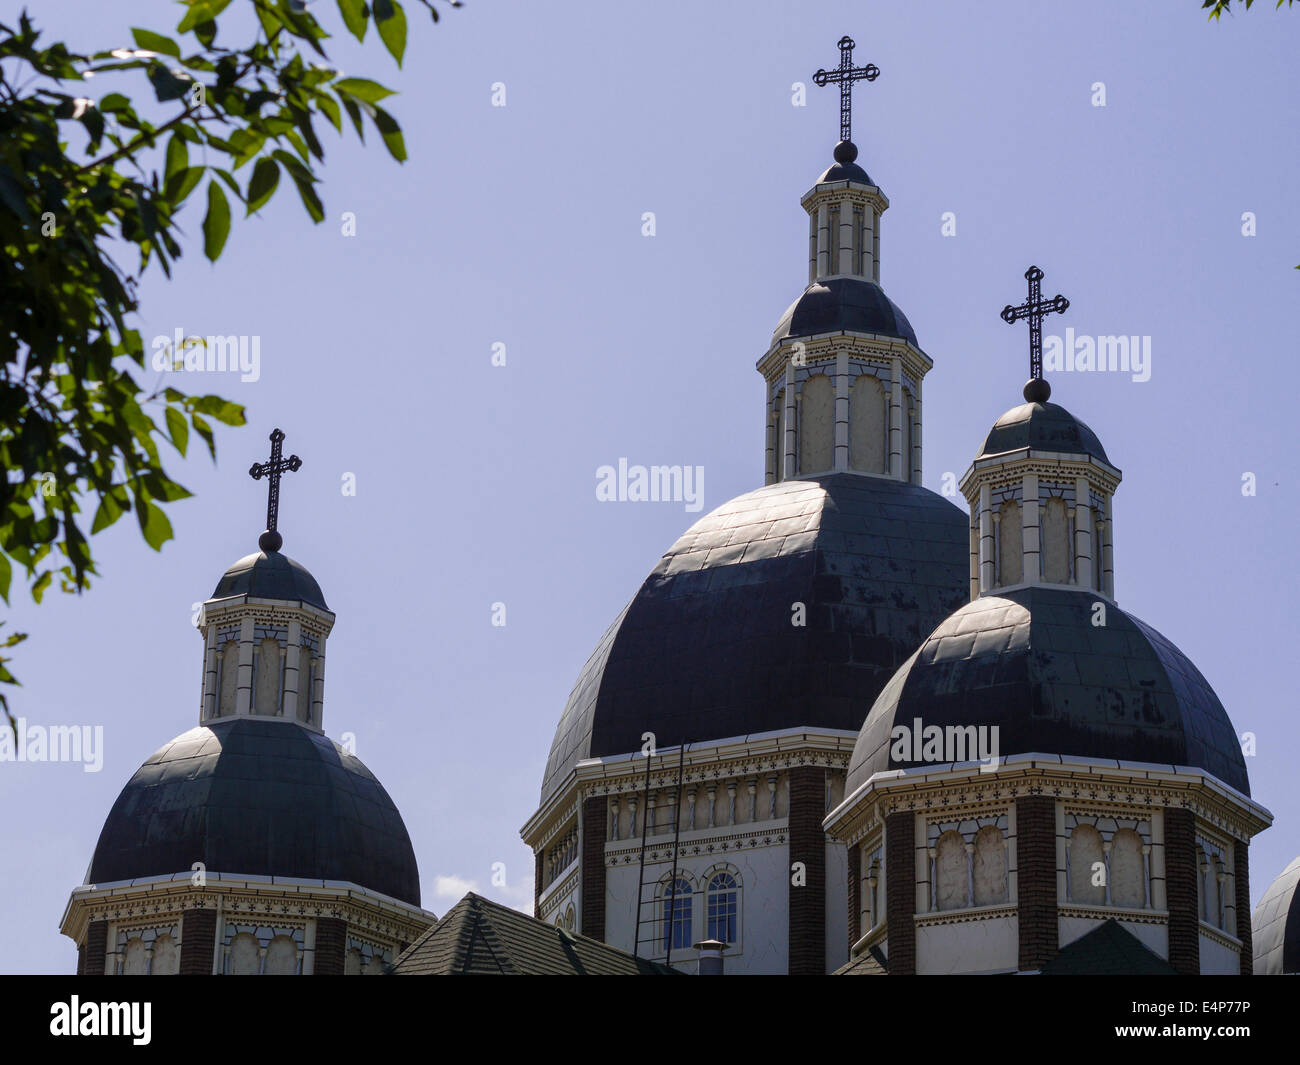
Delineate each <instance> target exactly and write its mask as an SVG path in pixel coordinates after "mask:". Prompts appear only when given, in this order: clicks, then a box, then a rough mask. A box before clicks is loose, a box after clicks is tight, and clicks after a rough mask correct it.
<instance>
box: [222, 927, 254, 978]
mask: <svg viewBox="0 0 1300 1065" xmlns="http://www.w3.org/2000/svg"><path fill="white" fill-rule="evenodd" d="M227 950H228V952H229V953H228V955H227V959H228V964H227V967H226V972H228V973H230V974H232V975H234V976H256V975H257V974H258V973H259V972H261V971H262V964H261V961H262V959H261V958H260V956H259V955H260V953H261V951H260V945H259V944H258V942H257V939H256V938H254V936H252V935H251V934H250V933H248V932H240V933H239V935H237V936H235V938H234V939H232V940H231V941H230V946H229V947H228V948H227Z"/></svg>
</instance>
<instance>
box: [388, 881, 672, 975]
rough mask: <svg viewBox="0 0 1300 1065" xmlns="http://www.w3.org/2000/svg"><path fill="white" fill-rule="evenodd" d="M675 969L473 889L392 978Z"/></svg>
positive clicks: (412, 950)
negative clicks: (484, 895) (507, 904)
mask: <svg viewBox="0 0 1300 1065" xmlns="http://www.w3.org/2000/svg"><path fill="white" fill-rule="evenodd" d="M679 972H680V970H678V969H675V968H670V967H669V966H666V965H663V964H661V963H659V962H652V961H646V960H645V959H643V958H637V957H635V956H634V955H631V954H629V953H628V952H627V951H624V950H619V949H618V948H617V947H611V946H609V945H608V944H607V943H602V942H600V941H599V940H597V939H589V938H587V937H586V936H580V935H575V934H574V933H573V932H566V931H564V930H563V929H561V928H558V927H557V926H555V925H551V924H547V923H546V922H545V921H541V920H538V919H537V918H536V917H530V916H529V915H528V914H526V913H520V912H519V911H518V910H512V909H510V908H509V907H508V906H502V905H501V903H499V902H493V901H492V900H491V899H485V898H483V896H481V895H476V894H474V893H473V892H472V891H471V892H470V893H469V894H468V895H466V896H465V897H464V898H463V899H461V900H460V902H458V903H456V905H455V906H453V907H452V908H451V909H450V910H448V911H447V914H446V916H444V917H443V919H442V920H441V921H439V922H438V923H437V924H436V925H434V926H433V927H432V928H430V929H429V930H428V931H427V932H425V933H424V934H423V935H422V936H420V938H419V939H417V940H416V941H415V942H414V943H412V944H411V946H410V947H408V948H407V950H406V951H405V952H404V953H403V954H402V956H401V957H400V958H398V959H397V961H396V962H395V963H394V965H393V968H392V973H393V975H394V976H668V975H673V974H676V973H679Z"/></svg>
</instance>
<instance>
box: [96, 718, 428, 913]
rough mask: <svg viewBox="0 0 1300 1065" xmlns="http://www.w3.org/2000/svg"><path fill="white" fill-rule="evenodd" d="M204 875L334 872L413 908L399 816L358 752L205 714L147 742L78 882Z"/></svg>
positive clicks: (317, 875) (410, 860)
mask: <svg viewBox="0 0 1300 1065" xmlns="http://www.w3.org/2000/svg"><path fill="white" fill-rule="evenodd" d="M195 862H203V864H204V866H205V867H206V868H207V870H208V871H209V872H210V873H228V874H231V875H240V874H251V875H256V876H279V877H294V878H299V879H309V880H342V881H348V882H351V883H354V884H358V885H360V886H361V887H364V888H368V889H370V890H371V891H375V892H378V893H379V894H382V895H388V896H390V897H392V898H395V899H399V900H401V901H402V902H407V903H410V904H411V905H412V906H418V905H419V904H420V875H419V870H418V869H417V867H416V864H415V852H414V851H413V850H412V848H411V840H410V837H409V836H408V835H407V833H406V826H405V825H404V824H403V823H402V817H401V814H399V813H398V812H397V807H396V806H394V805H393V800H392V799H390V798H389V797H388V793H387V792H386V791H385V790H384V788H383V785H382V784H380V783H379V781H378V780H376V779H375V777H374V775H373V774H372V773H371V772H370V770H368V769H367V768H366V767H365V766H364V765H363V764H362V763H361V761H360V760H359V759H357V758H356V757H355V756H353V755H351V754H349V753H348V752H347V751H346V750H344V749H343V748H342V747H339V746H338V745H337V744H335V743H333V742H332V741H331V740H329V739H328V738H327V737H325V736H323V735H320V734H318V733H315V732H312V731H309V730H308V729H305V728H302V727H300V726H298V725H295V724H293V723H291V722H285V721H271V720H266V719H258V718H255V717H239V718H234V719H224V720H216V721H213V722H212V723H211V724H209V725H206V726H200V727H199V728H195V729H191V730H190V731H189V732H186V733H184V734H183V735H181V736H178V737H176V739H174V740H172V741H171V742H170V743H168V744H165V745H164V746H163V747H161V748H160V749H159V750H157V751H156V752H155V753H154V754H153V756H152V757H151V758H149V760H148V761H146V762H145V763H144V765H142V766H141V767H140V768H139V769H138V770H137V771H136V773H135V775H134V776H133V777H132V778H131V779H130V780H129V781H128V782H127V785H126V787H124V788H123V789H122V792H121V794H120V795H119V796H118V797H117V801H116V802H115V803H114V804H113V808H112V810H110V811H109V814H108V819H107V820H106V821H105V822H104V828H103V831H102V832H101V833H100V836H99V843H98V844H97V845H96V847H95V856H94V858H93V859H92V860H91V863H90V872H89V874H88V876H87V880H88V882H90V883H92V884H94V883H108V882H113V881H118V880H134V879H138V878H143V877H152V876H161V875H164V874H168V873H184V874H186V875H188V874H189V871H190V868H191V867H192V866H193V864H194V863H195Z"/></svg>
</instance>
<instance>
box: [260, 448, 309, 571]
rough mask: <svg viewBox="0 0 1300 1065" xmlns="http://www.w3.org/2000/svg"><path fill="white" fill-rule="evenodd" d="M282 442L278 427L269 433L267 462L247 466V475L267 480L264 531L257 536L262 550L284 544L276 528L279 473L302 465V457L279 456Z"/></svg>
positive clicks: (278, 506)
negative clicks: (269, 455) (268, 456)
mask: <svg viewBox="0 0 1300 1065" xmlns="http://www.w3.org/2000/svg"><path fill="white" fill-rule="evenodd" d="M283 443H284V433H282V432H280V430H279V429H276V430H274V431H273V432H272V433H271V459H270V461H269V462H262V463H257V462H254V463H253V465H252V466H250V467H249V470H248V475H249V476H250V477H252V478H253V480H255V481H260V480H261V479H262V478H263V477H265V478H266V479H267V481H268V482H269V483H268V484H267V489H266V532H264V533H262V535H261V536H259V537H258V538H257V546H258V547H260V548H261V549H262V550H263V551H266V552H271V551H279V550H280V548H281V547H282V546H283V544H284V537H283V536H281V535H280V533H279V531H278V530H277V529H276V527H275V526H276V522H277V521H278V520H279V518H280V475H281V474H283V473H294V472H296V471H297V469H298V468H299V467H300V466H301V465H302V459H300V458H299V457H298V456H297V455H290V456H289V457H288V458H287V459H285V458H281V457H280V454H281V452H280V445H281V444H283Z"/></svg>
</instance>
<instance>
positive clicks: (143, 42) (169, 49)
mask: <svg viewBox="0 0 1300 1065" xmlns="http://www.w3.org/2000/svg"><path fill="white" fill-rule="evenodd" d="M131 36H132V37H134V38H135V46H136V47H137V48H144V49H145V50H147V51H150V52H161V53H162V54H163V55H170V56H175V57H176V58H177V59H179V58H180V57H181V47H180V45H178V44H177V43H176V42H175V41H173V40H172V39H171V38H170V37H164V36H163V35H162V34H161V33H154V32H153V31H152V30H141V29H137V28H135V27H134V26H133V27H131Z"/></svg>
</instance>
